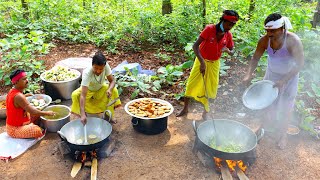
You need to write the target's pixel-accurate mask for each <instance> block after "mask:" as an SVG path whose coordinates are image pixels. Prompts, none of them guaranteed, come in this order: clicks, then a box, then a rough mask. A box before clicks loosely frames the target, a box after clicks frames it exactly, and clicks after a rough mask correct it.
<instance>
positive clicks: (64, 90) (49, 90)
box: [40, 69, 81, 100]
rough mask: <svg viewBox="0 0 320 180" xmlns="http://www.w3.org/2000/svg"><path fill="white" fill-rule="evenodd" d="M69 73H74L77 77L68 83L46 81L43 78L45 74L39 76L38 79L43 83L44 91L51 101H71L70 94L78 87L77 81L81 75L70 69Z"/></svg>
mask: <svg viewBox="0 0 320 180" xmlns="http://www.w3.org/2000/svg"><path fill="white" fill-rule="evenodd" d="M70 71H73V72H74V73H76V74H77V76H76V77H75V78H74V79H70V80H68V81H48V80H46V79H45V78H44V75H45V73H42V74H41V75H40V79H41V80H42V82H43V86H44V91H45V93H46V94H48V95H49V96H50V97H51V98H52V100H56V99H64V100H68V99H71V94H72V92H73V91H74V90H76V89H77V88H78V87H79V86H80V83H79V80H80V77H81V73H80V72H79V71H78V70H75V69H70Z"/></svg>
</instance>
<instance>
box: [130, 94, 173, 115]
mask: <svg viewBox="0 0 320 180" xmlns="http://www.w3.org/2000/svg"><path fill="white" fill-rule="evenodd" d="M145 99H148V100H152V101H155V102H159V103H162V104H166V105H167V106H169V107H170V112H168V113H164V114H163V115H161V116H157V117H156V118H148V117H141V116H137V115H135V114H132V113H131V112H129V105H130V104H132V103H134V102H137V101H141V100H145ZM124 110H125V111H126V112H127V113H128V114H129V115H130V116H132V117H136V118H139V119H160V118H164V117H168V116H169V115H170V114H172V112H173V110H174V109H173V106H172V105H171V104H170V103H169V102H167V101H165V100H162V99H157V98H139V99H134V100H132V101H130V102H128V103H127V104H126V105H125V107H124Z"/></svg>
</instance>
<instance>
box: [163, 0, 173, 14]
mask: <svg viewBox="0 0 320 180" xmlns="http://www.w3.org/2000/svg"><path fill="white" fill-rule="evenodd" d="M171 13H172V3H171V0H162V15H165V14H171Z"/></svg>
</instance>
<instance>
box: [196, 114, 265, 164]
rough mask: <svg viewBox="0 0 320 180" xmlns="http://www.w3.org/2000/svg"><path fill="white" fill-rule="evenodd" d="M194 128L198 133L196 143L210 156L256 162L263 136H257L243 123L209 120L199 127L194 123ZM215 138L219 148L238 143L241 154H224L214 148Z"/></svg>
mask: <svg viewBox="0 0 320 180" xmlns="http://www.w3.org/2000/svg"><path fill="white" fill-rule="evenodd" d="M193 128H194V130H195V133H196V136H197V138H196V141H199V142H200V143H199V145H200V147H201V148H203V149H204V150H205V152H206V153H208V155H210V156H212V157H218V158H221V159H225V160H247V161H250V160H252V161H254V160H255V158H256V151H255V150H256V146H257V142H258V141H259V140H260V139H261V137H262V136H263V133H261V136H259V137H257V135H256V134H255V133H254V132H253V131H252V130H251V129H250V128H249V127H247V126H245V125H244V124H242V123H239V122H237V121H233V120H227V119H214V120H207V121H204V122H202V123H200V124H199V125H198V127H197V125H196V122H195V121H193ZM213 138H215V139H216V142H217V143H218V146H221V147H223V146H224V145H227V144H228V143H229V144H230V143H236V144H237V145H240V146H241V150H240V151H239V152H224V151H221V150H218V149H217V148H212V147H211V146H210V144H211V143H212V139H213Z"/></svg>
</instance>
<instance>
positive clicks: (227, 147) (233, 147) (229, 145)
mask: <svg viewBox="0 0 320 180" xmlns="http://www.w3.org/2000/svg"><path fill="white" fill-rule="evenodd" d="M209 146H210V147H211V148H213V149H216V150H219V151H222V152H228V153H236V152H241V151H242V149H243V146H242V145H240V144H237V143H235V142H233V141H224V143H223V144H221V145H220V144H219V145H217V144H216V139H215V137H212V139H211V141H210V144H209Z"/></svg>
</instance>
